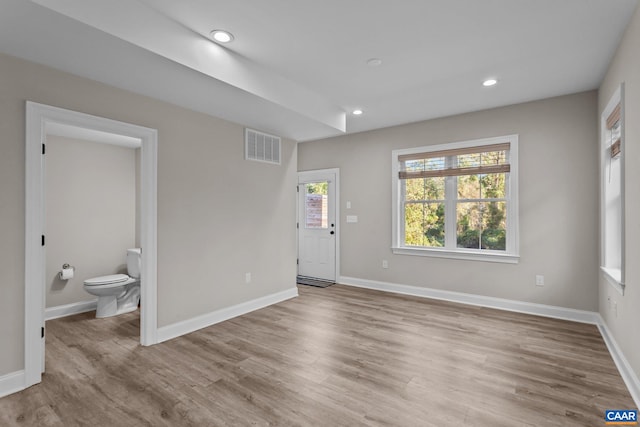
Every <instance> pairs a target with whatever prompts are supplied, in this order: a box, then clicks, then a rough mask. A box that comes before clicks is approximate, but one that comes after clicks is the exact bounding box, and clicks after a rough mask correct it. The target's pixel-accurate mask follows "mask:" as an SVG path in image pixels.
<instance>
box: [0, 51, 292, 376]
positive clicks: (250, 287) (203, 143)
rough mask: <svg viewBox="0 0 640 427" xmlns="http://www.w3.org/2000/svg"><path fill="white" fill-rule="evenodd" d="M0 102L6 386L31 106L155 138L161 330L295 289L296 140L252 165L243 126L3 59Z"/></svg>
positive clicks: (19, 289) (20, 314)
mask: <svg viewBox="0 0 640 427" xmlns="http://www.w3.org/2000/svg"><path fill="white" fill-rule="evenodd" d="M194 78H198V75H197V74H195V72H194ZM177 90H178V89H177ZM0 92H1V95H2V96H0V144H1V145H2V154H1V155H0V236H2V238H0V271H2V276H1V277H0V291H1V292H2V296H1V297H0V349H2V350H1V351H0V377H2V376H3V375H5V374H9V373H15V372H19V371H20V370H22V369H24V333H25V331H24V294H25V288H24V265H25V264H24V262H25V258H24V249H25V245H24V236H25V234H24V233H25V207H24V206H25V102H26V101H27V100H30V101H34V102H38V103H42V104H48V105H53V106H56V107H61V108H67V109H70V110H74V111H80V112H84V113H87V114H93V115H96V116H100V117H106V118H110V119H114V120H120V121H123V122H127V123H132V124H136V125H140V126H146V127H150V128H154V129H157V130H158V326H159V327H162V326H167V325H170V324H173V323H175V322H179V321H182V320H188V319H191V318H194V317H196V316H200V315H203V314H207V313H210V312H213V311H216V310H220V309H223V308H226V307H230V306H233V305H236V304H241V303H243V302H247V301H251V300H254V299H256V298H260V297H263V296H267V295H272V294H274V293H277V292H281V291H285V290H290V289H293V288H295V280H296V238H295V236H296V229H295V223H296V204H295V201H296V192H295V186H296V183H297V163H296V161H297V146H296V143H295V142H294V141H291V140H286V139H284V140H283V141H282V164H281V165H280V166H277V165H271V164H266V163H259V162H250V161H245V160H244V140H243V135H244V133H243V132H244V128H243V126H242V125H240V124H237V123H231V122H229V121H225V120H222V119H219V118H216V117H213V116H210V115H206V114H202V113H197V112H194V111H192V110H188V109H185V108H182V107H178V106H176V105H173V104H169V103H167V102H162V101H158V100H155V99H152V98H149V97H145V96H142V95H138V94H135V93H133V92H129V91H125V90H121V89H117V88H114V87H112V86H108V85H105V84H101V83H97V82H95V81H92V80H89V79H85V78H80V77H77V76H74V75H72V74H69V73H65V72H61V71H58V70H55V69H53V68H49V67H45V66H42V65H38V64H35V63H33V62H29V61H25V60H22V59H18V58H15V57H12V56H8V55H4V54H0ZM264 130H265V131H268V129H264ZM71 262H76V261H71ZM245 273H251V275H252V281H251V283H245Z"/></svg>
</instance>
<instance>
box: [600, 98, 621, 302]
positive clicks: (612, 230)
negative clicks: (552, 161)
mask: <svg viewBox="0 0 640 427" xmlns="http://www.w3.org/2000/svg"><path fill="white" fill-rule="evenodd" d="M623 110H624V102H623V86H620V87H619V88H618V90H616V92H615V93H614V95H613V97H612V98H611V100H610V101H609V103H608V104H607V106H606V107H605V109H604V111H603V112H602V116H601V117H600V128H601V137H600V139H601V143H600V144H601V145H600V147H601V149H600V162H601V180H602V181H601V182H602V184H601V197H600V212H601V215H600V221H601V224H600V229H601V233H602V236H601V239H600V242H601V248H600V252H601V254H600V269H601V270H602V271H603V272H604V276H605V278H606V279H607V280H608V281H609V283H611V284H612V285H613V286H614V287H615V288H616V289H618V290H619V291H620V292H621V293H623V292H624V284H625V274H624V273H625V268H624V267H625V253H624V229H625V221H624V114H623V113H624V111H623Z"/></svg>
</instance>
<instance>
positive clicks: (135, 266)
mask: <svg viewBox="0 0 640 427" xmlns="http://www.w3.org/2000/svg"><path fill="white" fill-rule="evenodd" d="M141 253H142V251H141V249H140V248H133V249H127V273H128V274H129V276H131V277H133V278H134V279H139V278H140V265H141Z"/></svg>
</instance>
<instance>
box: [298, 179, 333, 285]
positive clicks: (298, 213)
mask: <svg viewBox="0 0 640 427" xmlns="http://www.w3.org/2000/svg"><path fill="white" fill-rule="evenodd" d="M323 173H325V174H334V175H335V177H336V183H335V186H334V187H335V209H336V218H335V220H336V238H335V242H336V260H335V263H336V272H335V273H336V274H335V276H336V277H335V278H334V282H336V283H338V279H339V278H340V234H342V227H341V226H340V169H339V168H331V169H315V170H309V171H298V185H299V184H300V181H301V180H303V181H304V180H305V179H307V177H309V179H310V178H311V177H313V176H314V175H318V174H323ZM298 188H300V187H298ZM298 197H300V192H298ZM296 221H297V222H298V223H299V222H300V201H299V200H296ZM298 227H300V225H298ZM299 232H300V229H299V228H298V229H297V230H296V248H297V250H296V254H297V255H298V258H300V256H299V255H300V239H299V238H298V233H299ZM296 274H297V273H296Z"/></svg>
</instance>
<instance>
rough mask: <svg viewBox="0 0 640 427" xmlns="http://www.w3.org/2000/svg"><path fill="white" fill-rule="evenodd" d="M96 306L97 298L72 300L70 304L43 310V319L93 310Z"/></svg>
mask: <svg viewBox="0 0 640 427" xmlns="http://www.w3.org/2000/svg"><path fill="white" fill-rule="evenodd" d="M97 306H98V300H93V301H82V302H74V303H72V304H66V305H58V306H56V307H49V308H46V309H45V310H44V320H53V319H58V318H60V317H66V316H72V315H74V314H79V313H86V312H87V311H93V310H95V309H96V307H97Z"/></svg>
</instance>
